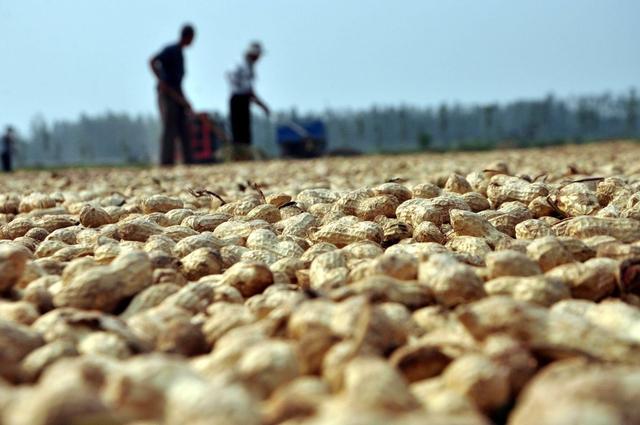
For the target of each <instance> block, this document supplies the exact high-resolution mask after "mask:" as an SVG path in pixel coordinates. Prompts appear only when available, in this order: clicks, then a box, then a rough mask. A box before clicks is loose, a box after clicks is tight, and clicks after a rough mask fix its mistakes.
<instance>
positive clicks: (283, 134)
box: [277, 120, 327, 158]
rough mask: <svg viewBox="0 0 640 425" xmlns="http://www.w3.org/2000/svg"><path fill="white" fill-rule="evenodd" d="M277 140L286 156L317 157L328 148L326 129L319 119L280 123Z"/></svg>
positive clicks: (283, 154)
mask: <svg viewBox="0 0 640 425" xmlns="http://www.w3.org/2000/svg"><path fill="white" fill-rule="evenodd" d="M277 141H278V145H279V146H280V151H281V152H282V156H284V157H290V158H315V157H318V156H321V155H323V154H324V153H325V151H326V150H327V136H326V129H325V126H324V123H323V122H322V121H319V120H315V121H307V122H305V123H295V122H286V123H283V124H280V125H279V126H278V127H277Z"/></svg>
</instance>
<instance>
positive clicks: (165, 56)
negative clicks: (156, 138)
mask: <svg viewBox="0 0 640 425" xmlns="http://www.w3.org/2000/svg"><path fill="white" fill-rule="evenodd" d="M194 37H195V30H194V28H193V27H192V26H191V25H184V26H183V27H182V30H181V31H180V39H179V40H178V42H177V43H174V44H170V45H168V46H167V47H165V48H164V49H163V50H162V51H161V52H160V53H158V54H157V55H155V56H154V57H152V58H151V61H150V62H149V64H150V66H151V70H152V71H153V73H154V74H155V76H156V78H157V79H158V104H159V107H160V115H161V117H162V136H161V139H160V164H161V165H173V163H174V160H175V158H174V153H175V140H176V138H177V139H180V144H181V147H182V156H183V160H184V162H185V163H186V164H188V163H189V162H191V146H190V144H189V131H188V127H187V118H188V114H191V113H192V109H191V104H190V103H189V101H188V100H187V98H186V97H185V95H184V93H183V91H182V79H183V78H184V75H185V64H184V56H183V54H182V50H183V49H184V48H185V47H188V46H189V45H191V43H193V39H194Z"/></svg>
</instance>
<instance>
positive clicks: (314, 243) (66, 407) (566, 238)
mask: <svg viewBox="0 0 640 425" xmlns="http://www.w3.org/2000/svg"><path fill="white" fill-rule="evenodd" d="M639 190H640V145H639V144H634V143H631V142H611V143H600V144H589V145H582V146H563V147H556V148H548V149H532V150H507V151H494V152H483V153H451V154H412V155H398V156H367V157H358V158H330V159H317V160H309V161H268V162H255V163H235V164H223V165H215V166H195V167H189V168H185V167H176V168H172V169H157V168H154V169H129V168H96V169H68V170H56V171H38V172H27V171H18V172H16V173H13V174H11V175H1V176H0V424H18V425H20V424H25V425H26V424H29V425H38V424H47V425H58V424H60V425H62V424H69V423H83V424H112V423H113V424H138V425H143V424H146V425H149V424H196V425H197V424H203V425H204V424H230V425H231V424H239V425H240V424H242V425H251V424H278V423H283V424H284V423H286V424H288V425H318V424H354V425H355V424H363V425H365V424H366V425H371V424H374V425H375V424H380V425H382V424H392V423H393V424H401V425H410V424H416V425H417V424H426V423H428V424H432V423H433V424H465V425H466V424H469V425H472V424H473V425H475V424H491V423H510V424H515V425H523V424H565V423H566V424H568V423H579V424H620V425H623V424H638V423H640V409H638V405H639V404H638V403H640V193H639Z"/></svg>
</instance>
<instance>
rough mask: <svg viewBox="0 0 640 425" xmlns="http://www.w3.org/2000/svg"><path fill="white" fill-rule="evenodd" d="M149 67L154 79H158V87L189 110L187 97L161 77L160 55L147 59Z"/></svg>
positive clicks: (189, 105)
mask: <svg viewBox="0 0 640 425" xmlns="http://www.w3.org/2000/svg"><path fill="white" fill-rule="evenodd" d="M149 67H150V68H151V71H152V72H153V75H155V76H156V79H157V80H158V89H159V90H160V91H162V92H164V93H166V94H167V95H169V97H171V98H172V99H173V100H175V101H176V102H178V103H179V104H180V105H182V106H184V107H185V108H187V109H188V110H189V111H191V104H190V103H189V101H188V100H187V98H186V97H185V96H184V95H183V94H182V93H180V92H178V91H177V90H176V89H174V88H173V87H171V86H170V85H168V84H167V83H166V82H165V81H164V80H163V79H162V62H161V61H160V55H156V56H153V57H152V58H151V59H150V60H149Z"/></svg>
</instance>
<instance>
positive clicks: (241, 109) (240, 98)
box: [229, 94, 251, 145]
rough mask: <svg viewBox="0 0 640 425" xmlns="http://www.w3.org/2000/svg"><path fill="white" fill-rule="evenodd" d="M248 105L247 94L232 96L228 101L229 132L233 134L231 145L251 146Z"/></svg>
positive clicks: (249, 99)
mask: <svg viewBox="0 0 640 425" xmlns="http://www.w3.org/2000/svg"><path fill="white" fill-rule="evenodd" d="M250 103H251V96H250V95H248V94H234V95H233V96H231V100H230V101H229V110H230V115H231V132H232V133H233V143H234V144H236V145H250V144H251V112H250V110H249V106H250Z"/></svg>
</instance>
